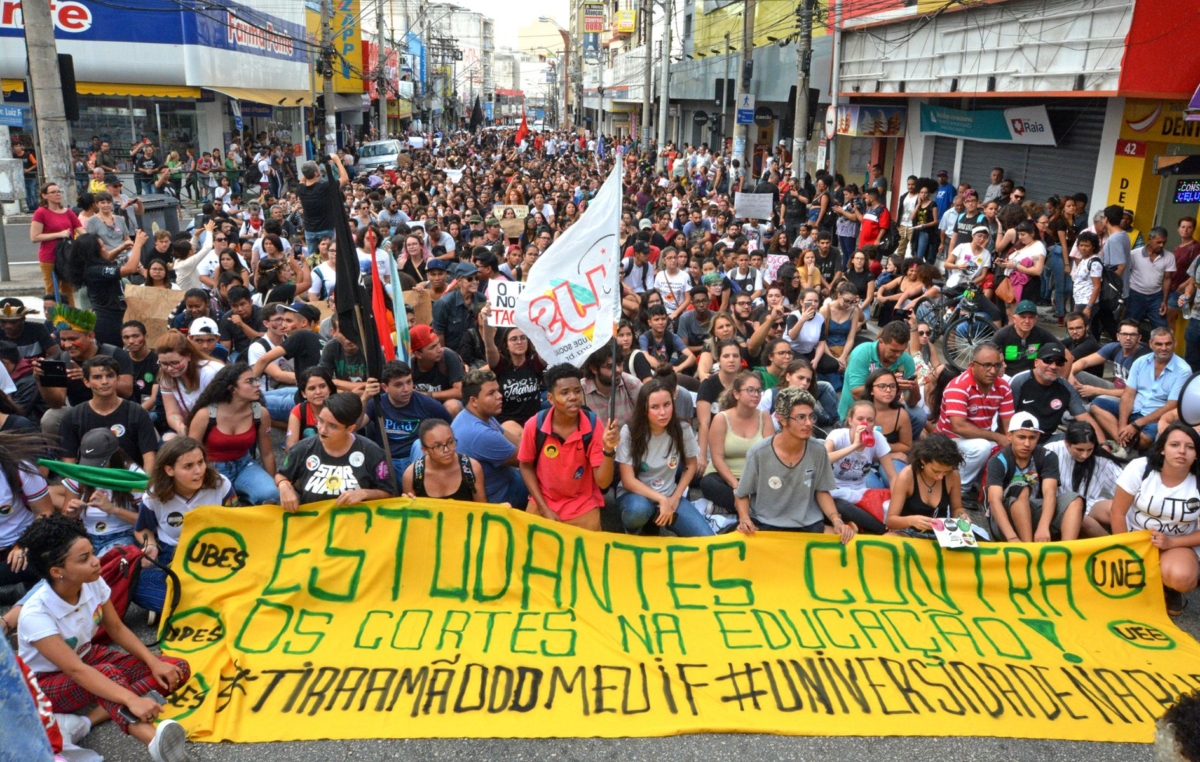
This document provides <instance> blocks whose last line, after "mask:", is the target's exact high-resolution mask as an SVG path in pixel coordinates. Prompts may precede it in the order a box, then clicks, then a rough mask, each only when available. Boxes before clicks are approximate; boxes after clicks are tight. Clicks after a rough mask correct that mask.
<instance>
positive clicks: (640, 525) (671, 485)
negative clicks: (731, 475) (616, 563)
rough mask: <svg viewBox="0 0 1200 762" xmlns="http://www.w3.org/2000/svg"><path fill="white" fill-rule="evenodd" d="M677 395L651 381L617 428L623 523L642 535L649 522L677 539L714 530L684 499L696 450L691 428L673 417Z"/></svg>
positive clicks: (629, 530) (653, 380)
mask: <svg viewBox="0 0 1200 762" xmlns="http://www.w3.org/2000/svg"><path fill="white" fill-rule="evenodd" d="M674 398H675V391H674V390H673V389H671V388H669V387H668V386H667V385H666V384H664V383H663V382H662V381H659V380H658V379H651V380H650V381H648V382H647V383H646V385H645V386H643V387H642V389H641V391H640V392H638V398H637V407H636V409H635V412H634V416H633V420H632V421H631V422H630V423H628V424H626V425H625V426H622V427H621V440H620V443H619V444H618V445H617V457H616V462H617V465H618V468H619V469H620V474H621V482H620V486H619V487H618V489H617V502H618V503H619V504H620V506H621V524H622V525H623V526H624V527H625V531H626V532H627V533H629V534H641V533H642V531H643V529H644V527H645V526H646V524H647V523H648V522H650V521H651V520H653V522H654V524H655V525H656V526H658V527H659V529H660V530H661V529H666V530H668V531H669V533H671V534H674V535H677V536H679V537H708V536H711V535H712V534H713V530H712V527H711V526H709V524H708V521H706V520H705V518H704V514H702V513H701V512H700V511H699V510H697V509H696V506H694V505H692V503H691V501H689V500H688V499H687V491H688V485H690V484H691V483H692V477H693V476H695V474H696V455H697V453H698V452H699V447H698V446H697V444H696V435H695V434H694V433H692V428H691V427H690V426H684V425H682V424H681V423H680V421H679V418H678V417H677V416H676V415H675V399H674Z"/></svg>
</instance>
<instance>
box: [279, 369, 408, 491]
mask: <svg viewBox="0 0 1200 762" xmlns="http://www.w3.org/2000/svg"><path fill="white" fill-rule="evenodd" d="M362 419H363V403H362V400H360V399H359V398H358V396H357V395H354V394H351V393H350V392H338V393H337V394H335V395H333V396H332V397H330V398H329V399H327V400H325V407H324V408H323V409H322V410H321V412H320V414H318V416H317V436H315V437H311V438H309V439H304V440H301V441H300V442H298V443H297V444H296V445H294V446H293V447H292V449H291V450H288V454H287V457H286V458H284V461H283V465H282V466H281V467H280V468H279V472H278V473H277V474H275V486H276V487H277V488H278V489H279V504H280V505H281V506H283V509H284V510H285V511H287V512H289V513H295V512H296V511H297V510H298V509H299V507H300V506H301V505H307V504H309V503H317V502H321V501H324V500H334V499H336V501H337V502H336V503H335V504H334V505H335V506H337V507H341V506H344V505H357V504H359V503H365V502H367V501H368V500H382V499H384V498H386V497H392V496H394V495H395V494H396V488H395V486H394V485H393V482H392V472H391V465H390V464H389V463H388V458H387V456H386V455H385V454H384V452H383V448H381V447H380V446H379V445H377V444H375V443H374V442H372V441H371V440H370V439H368V438H366V437H363V436H359V435H357V434H355V433H354V432H355V431H356V430H357V429H358V428H359V426H360V424H361V423H362Z"/></svg>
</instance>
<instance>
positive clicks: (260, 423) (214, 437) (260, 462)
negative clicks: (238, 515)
mask: <svg viewBox="0 0 1200 762" xmlns="http://www.w3.org/2000/svg"><path fill="white" fill-rule="evenodd" d="M188 435H189V436H190V437H191V438H192V439H195V440H197V441H199V442H202V443H204V446H205V447H206V448H207V449H208V459H209V462H211V463H212V464H213V468H215V469H216V470H217V472H218V473H220V474H221V475H223V476H225V477H226V478H227V479H229V481H231V482H233V487H234V489H235V490H237V493H238V495H240V496H241V497H242V498H244V499H245V500H246V502H248V503H250V504H251V505H263V504H267V503H269V504H277V503H278V502H279V489H278V488H277V487H276V486H275V447H274V445H273V444H272V443H271V414H270V413H268V412H267V410H266V407H265V406H264V405H263V404H262V392H261V391H260V390H259V387H258V378H256V377H255V375H254V371H253V370H251V368H250V366H249V365H247V364H246V363H244V362H238V363H234V364H232V365H226V366H225V367H224V368H221V369H220V370H219V371H217V374H216V375H215V376H213V379H212V381H211V382H210V383H209V384H208V386H207V387H205V389H204V391H202V392H201V393H200V396H199V397H197V398H196V404H195V405H194V406H193V407H192V417H191V420H190V421H189V422H188Z"/></svg>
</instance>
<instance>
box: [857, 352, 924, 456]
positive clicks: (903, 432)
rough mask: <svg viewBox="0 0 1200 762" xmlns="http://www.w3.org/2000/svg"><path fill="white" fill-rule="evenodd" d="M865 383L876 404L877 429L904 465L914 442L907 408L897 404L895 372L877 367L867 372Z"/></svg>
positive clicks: (871, 398)
mask: <svg viewBox="0 0 1200 762" xmlns="http://www.w3.org/2000/svg"><path fill="white" fill-rule="evenodd" d="M864 386H866V388H867V396H868V398H869V399H870V401H871V403H872V404H873V405H874V406H875V421H876V426H875V430H876V433H877V434H878V435H879V436H881V437H882V438H883V440H884V441H885V442H887V444H888V447H889V448H890V450H891V454H892V461H893V462H894V463H897V464H899V466H903V465H904V463H905V462H906V461H907V459H908V458H907V453H908V451H909V450H910V449H912V446H913V440H912V425H911V423H910V422H909V420H908V411H907V410H905V409H904V405H902V404H900V398H899V388H900V387H899V386H898V385H897V384H896V374H895V373H892V372H891V371H890V370H884V369H883V368H877V369H875V370H873V371H871V375H869V376H867V381H866V383H865V384H864Z"/></svg>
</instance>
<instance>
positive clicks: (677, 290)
mask: <svg viewBox="0 0 1200 762" xmlns="http://www.w3.org/2000/svg"><path fill="white" fill-rule="evenodd" d="M654 287H655V288H656V289H658V293H659V294H661V295H662V299H663V306H664V307H666V308H667V312H674V311H675V310H677V309H679V305H680V304H682V303H683V298H684V295H685V294H687V292H688V291H689V290H690V289H691V288H692V276H690V275H688V273H687V271H686V270H680V271H679V272H677V273H675V274H674V275H671V274H670V273H668V272H667V271H666V270H663V271H661V272H660V273H659V274H658V275H656V276H654Z"/></svg>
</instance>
